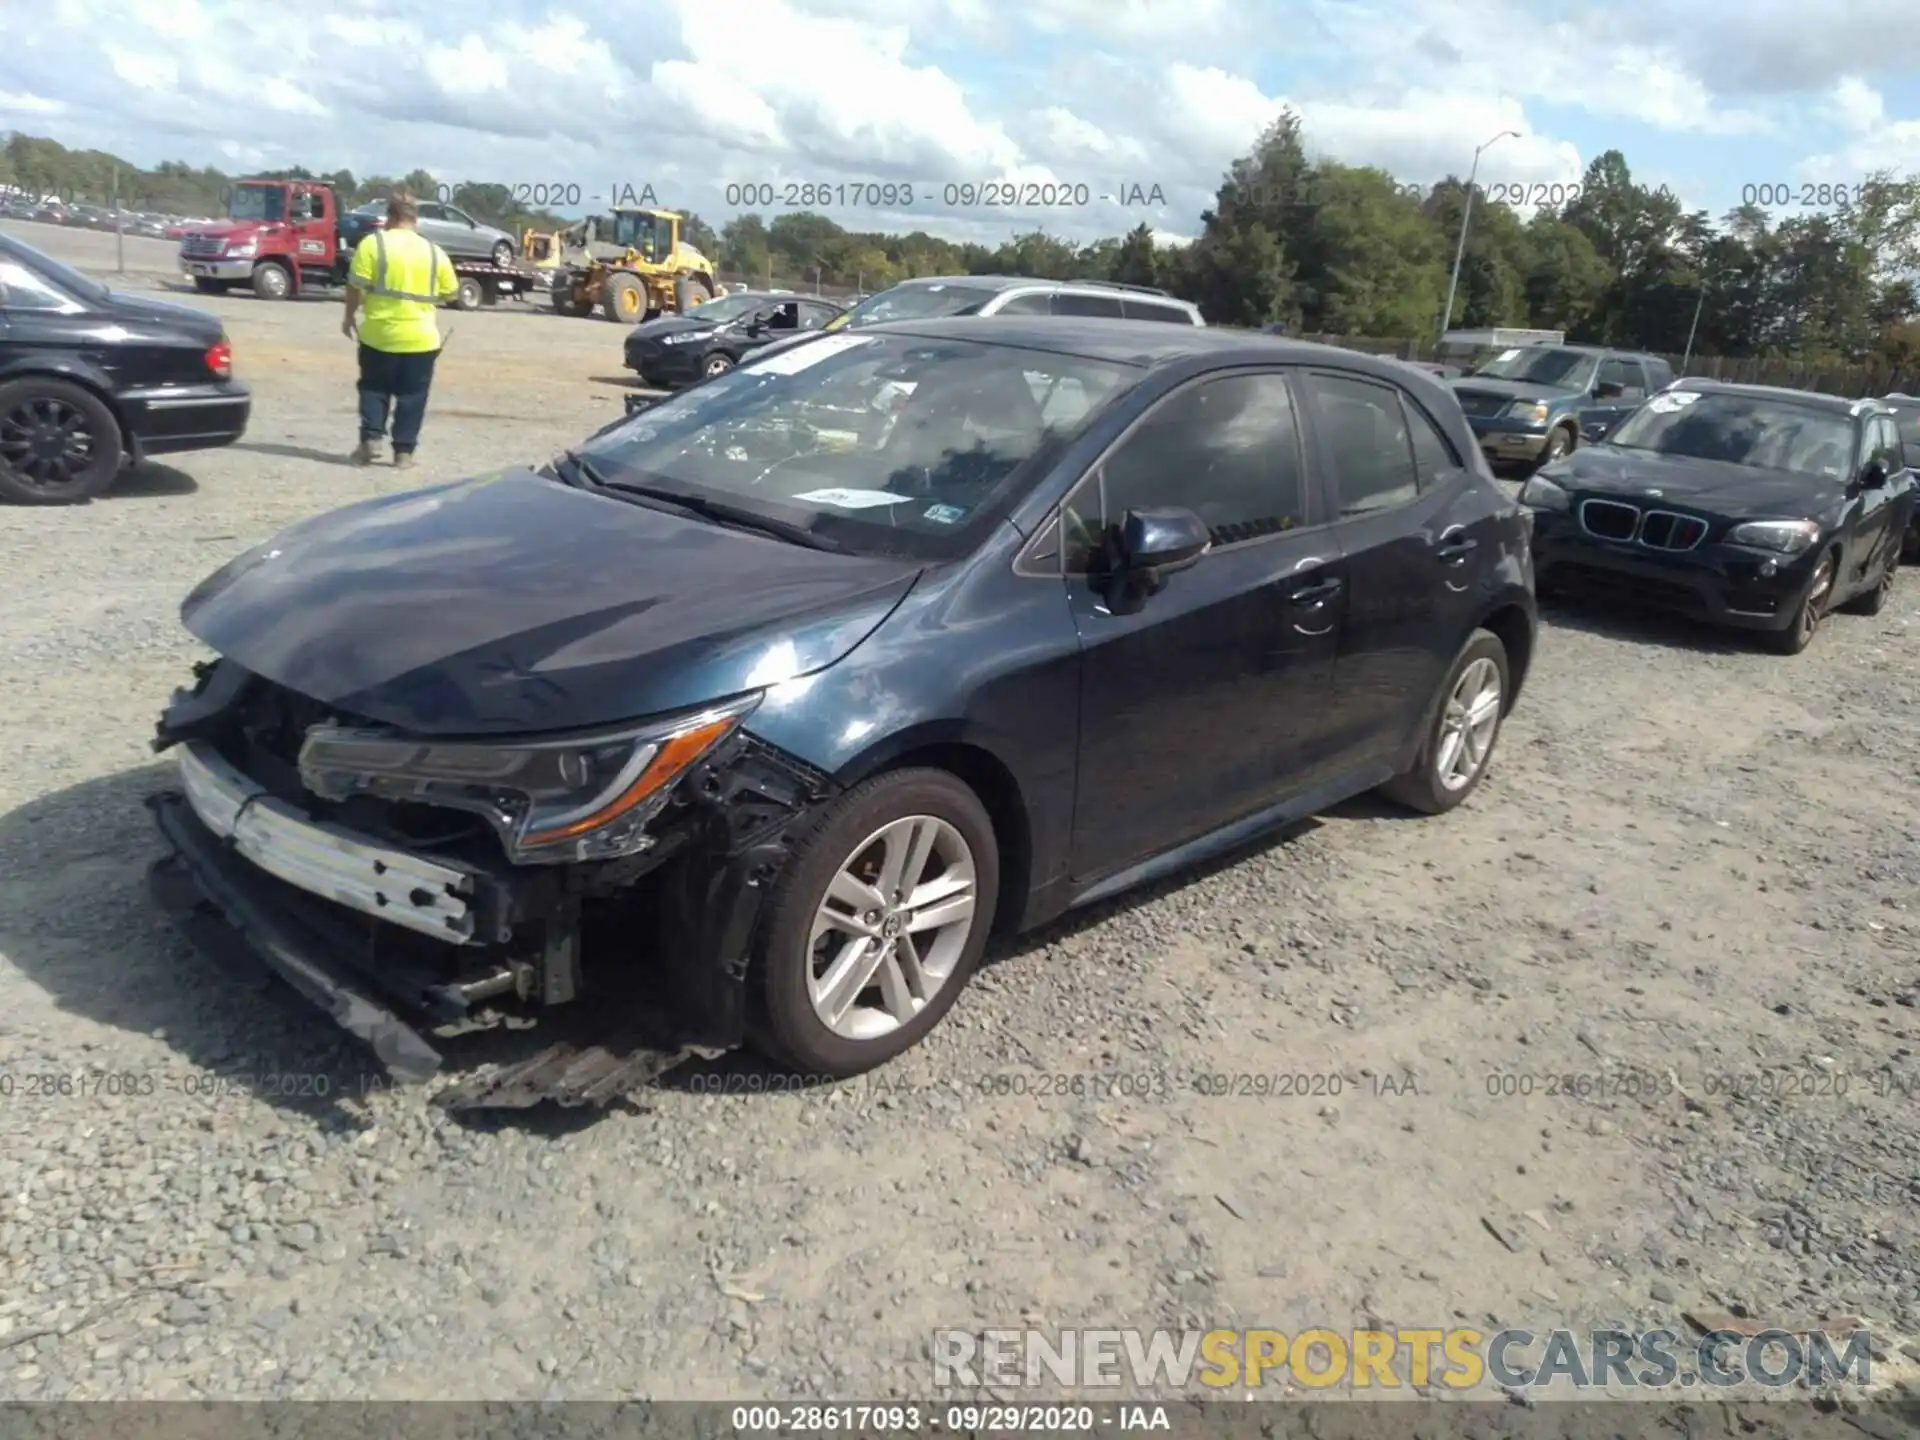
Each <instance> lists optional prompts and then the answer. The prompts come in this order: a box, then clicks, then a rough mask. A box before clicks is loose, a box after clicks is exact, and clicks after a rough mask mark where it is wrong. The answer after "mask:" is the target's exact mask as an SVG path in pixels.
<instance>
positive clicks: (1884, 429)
mask: <svg viewBox="0 0 1920 1440" xmlns="http://www.w3.org/2000/svg"><path fill="white" fill-rule="evenodd" d="M1863 430H1864V433H1863V435H1862V438H1861V446H1860V465H1859V470H1860V471H1865V470H1866V468H1867V467H1868V466H1869V465H1879V466H1880V467H1882V469H1883V470H1884V472H1885V474H1886V476H1887V479H1886V481H1885V483H1883V484H1880V485H1877V486H1873V487H1871V488H1869V487H1868V486H1866V485H1863V484H1861V483H1860V480H1859V478H1858V473H1859V472H1856V478H1855V479H1854V481H1853V483H1852V484H1851V485H1850V486H1849V487H1848V493H1849V495H1850V497H1851V499H1852V501H1853V504H1852V507H1851V508H1852V510H1853V523H1852V525H1851V527H1850V528H1851V530H1852V532H1853V533H1852V534H1851V535H1850V536H1849V537H1848V539H1847V541H1846V543H1845V544H1844V545H1843V546H1842V552H1841V553H1842V560H1841V575H1840V581H1839V585H1838V587H1837V588H1839V589H1840V590H1841V591H1842V592H1843V593H1844V594H1852V593H1854V592H1855V591H1858V590H1861V589H1864V588H1866V587H1868V586H1871V585H1873V584H1875V583H1876V582H1878V580H1879V578H1880V573H1881V568H1882V567H1883V566H1884V565H1886V564H1887V562H1888V559H1889V554H1888V552H1889V551H1890V550H1895V549H1896V547H1898V545H1899V544H1900V539H1901V537H1900V534H1899V533H1897V531H1898V530H1901V529H1904V528H1905V527H1904V526H1900V527H1896V526H1895V524H1894V521H1895V520H1896V519H1897V518H1898V517H1899V513H1900V512H1902V511H1904V509H1905V507H1904V506H1903V505H1901V504H1900V503H1899V502H1900V500H1901V497H1902V495H1903V494H1904V490H1905V487H1904V486H1903V485H1902V484H1901V471H1902V470H1904V469H1905V468H1906V459H1905V456H1904V454H1903V448H1902V445H1901V441H1900V431H1899V428H1898V427H1897V426H1896V425H1895V424H1894V420H1893V417H1892V416H1891V415H1869V416H1868V417H1867V418H1866V423H1865V425H1864V427H1863Z"/></svg>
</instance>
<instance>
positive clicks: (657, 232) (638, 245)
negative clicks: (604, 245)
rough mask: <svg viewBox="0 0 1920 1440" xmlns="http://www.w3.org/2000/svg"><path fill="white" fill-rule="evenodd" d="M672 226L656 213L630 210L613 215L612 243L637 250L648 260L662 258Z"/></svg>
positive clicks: (663, 257)
mask: <svg viewBox="0 0 1920 1440" xmlns="http://www.w3.org/2000/svg"><path fill="white" fill-rule="evenodd" d="M671 235H672V227H671V226H670V225H669V224H668V222H667V221H666V220H664V219H662V218H661V217H660V216H658V215H646V214H636V213H635V212H634V211H631V210H623V211H619V212H616V213H615V215H614V217H613V243H614V244H615V245H624V246H626V247H627V248H628V249H629V250H638V251H639V252H640V253H641V254H642V255H644V256H646V257H647V258H648V259H649V260H664V259H665V258H666V252H667V244H668V241H669V239H670V237H671Z"/></svg>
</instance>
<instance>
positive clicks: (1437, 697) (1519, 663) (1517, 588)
mask: <svg viewBox="0 0 1920 1440" xmlns="http://www.w3.org/2000/svg"><path fill="white" fill-rule="evenodd" d="M1503 610H1518V611H1519V612H1520V613H1521V614H1522V615H1523V616H1525V617H1526V629H1527V653H1526V654H1524V655H1521V656H1520V657H1518V658H1517V659H1516V657H1515V656H1514V654H1513V647H1512V642H1511V641H1510V640H1509V639H1508V638H1507V637H1506V636H1504V635H1502V636H1501V641H1502V643H1503V644H1505V645H1507V647H1508V649H1507V666H1508V672H1509V673H1508V681H1509V684H1508V686H1507V711H1506V713H1507V714H1509V715H1511V714H1512V713H1513V706H1514V702H1515V701H1517V700H1518V699H1519V698H1520V687H1521V686H1522V685H1523V684H1524V683H1525V682H1526V677H1527V672H1528V670H1529V669H1530V668H1531V663H1532V658H1533V656H1532V651H1533V646H1534V637H1535V636H1536V635H1537V633H1538V629H1539V617H1538V611H1537V608H1536V603H1535V601H1534V597H1533V592H1532V591H1531V590H1529V589H1528V588H1527V587H1526V586H1524V585H1521V584H1518V583H1513V582H1510V583H1508V584H1506V585H1503V586H1502V587H1501V588H1500V589H1498V590H1496V591H1495V592H1494V593H1493V594H1492V595H1490V596H1489V597H1487V599H1486V600H1485V602H1484V603H1482V604H1481V605H1480V606H1479V607H1477V608H1476V609H1475V611H1474V616H1473V624H1472V625H1471V626H1469V627H1468V629H1467V634H1466V635H1463V636H1461V637H1460V645H1462V646H1464V645H1465V644H1466V643H1467V636H1468V635H1471V634H1472V633H1473V632H1474V631H1475V630H1488V629H1492V630H1494V633H1495V634H1499V633H1500V629H1496V628H1495V627H1492V626H1489V625H1488V624H1487V621H1488V620H1489V619H1491V618H1492V617H1493V616H1495V615H1498V614H1499V613H1500V612H1501V611H1503ZM1500 628H1504V627H1500ZM1458 648H1459V647H1455V653H1456V654H1457V653H1458ZM1452 670H1453V665H1452V662H1451V661H1449V662H1448V665H1447V670H1446V672H1445V673H1443V674H1442V675H1441V677H1440V683H1439V684H1438V685H1437V686H1435V687H1434V692H1433V694H1432V695H1431V696H1429V697H1428V699H1427V703H1426V704H1425V705H1423V706H1421V707H1420V719H1419V723H1418V724H1417V725H1415V726H1414V728H1413V730H1412V732H1411V733H1410V734H1409V735H1408V736H1407V738H1406V739H1405V740H1403V741H1402V742H1401V744H1400V748H1399V749H1398V750H1397V751H1396V752H1395V758H1394V772H1395V773H1396V774H1399V773H1401V772H1404V771H1406V770H1408V769H1410V768H1412V766H1413V763H1414V762H1415V761H1416V760H1417V759H1419V757H1420V747H1421V746H1422V745H1423V744H1425V743H1426V738H1427V735H1428V734H1429V733H1430V732H1431V731H1432V729H1433V722H1434V718H1435V717H1436V716H1437V715H1439V713H1440V707H1441V705H1443V704H1445V703H1446V695H1447V681H1448V680H1449V679H1450V678H1451V676H1452Z"/></svg>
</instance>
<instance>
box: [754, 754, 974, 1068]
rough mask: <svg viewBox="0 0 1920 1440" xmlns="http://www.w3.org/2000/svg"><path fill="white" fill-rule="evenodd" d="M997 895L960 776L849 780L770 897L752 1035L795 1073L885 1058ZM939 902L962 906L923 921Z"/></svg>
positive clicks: (936, 1008)
mask: <svg viewBox="0 0 1920 1440" xmlns="http://www.w3.org/2000/svg"><path fill="white" fill-rule="evenodd" d="M936 864H937V865H939V866H940V867H941V868H940V869H939V870H934V868H933V867H934V866H935V865H936ZM909 867H912V868H914V869H915V870H916V871H917V873H914V874H907V873H905V871H906V869H907V868H909ZM890 882H891V883H890ZM916 889H918V890H919V891H921V892H922V894H923V896H924V897H925V898H923V899H922V901H921V902H920V904H919V905H918V907H917V908H916V907H915V906H913V905H912V904H911V903H910V902H911V900H912V896H913V894H914V892H915V890H916ZM881 891H884V892H885V893H884V894H882V893H880V892H881ZM856 897H858V898H856ZM967 897H970V898H971V907H970V908H967V907H965V906H964V904H963V903H962V902H963V900H964V899H966V898H967ZM999 898H1000V849H999V845H998V843H997V841H996V839H995V837H994V833H993V822H992V821H991V820H990V819H989V818H988V816H987V812H986V807H985V806H983V805H982V804H981V803H980V799H979V797H978V796H977V795H975V794H974V792H973V791H972V790H971V789H970V788H968V787H967V786H966V785H965V784H963V783H962V782H961V781H960V780H959V779H958V778H956V777H955V776H953V775H951V774H949V773H948V772H947V771H945V770H935V769H931V768H923V769H912V770H895V771H891V772H889V773H887V774H884V775H879V776H876V777H875V778H873V779H871V780H868V781H866V782H865V783H864V784H861V785H858V786H856V787H854V789H852V790H850V791H849V792H847V793H846V794H845V795H843V796H841V797H840V798H839V799H838V800H837V801H835V802H834V803H833V804H831V805H830V806H828V807H827V808H826V810H825V811H824V813H822V815H821V816H820V817H819V819H818V820H817V821H816V822H815V823H814V825H813V826H812V828H811V829H810V830H808V831H807V832H806V833H804V834H803V835H802V836H801V837H800V839H799V840H798V841H797V843H796V844H795V846H794V849H793V854H792V858H791V859H790V860H789V861H788V863H787V867H786V872H785V874H784V876H783V877H782V878H781V880H780V882H779V885H778V887H777V888H776V889H775V891H774V893H773V896H772V898H771V900H770V903H769V909H768V912H767V917H766V921H765V923H764V926H763V928H762V930H761V935H760V941H759V944H758V945H757V946H756V949H755V953H754V960H753V966H754V977H755V981H756V983H755V986H754V1021H753V1038H754V1042H755V1044H756V1046H757V1047H758V1048H759V1049H761V1050H763V1051H765V1052H766V1053H767V1054H768V1055H769V1056H770V1057H771V1058H773V1059H775V1060H777V1061H778V1062H780V1063H781V1064H784V1065H787V1066H789V1067H791V1068H792V1069H793V1070H794V1071H796V1072H798V1073H800V1074H804V1075H821V1076H831V1077H834V1078H836V1079H844V1078H845V1077H847V1076H850V1075H858V1074H860V1073H861V1072H863V1071H866V1070H871V1069H872V1068H873V1067H874V1066H876V1065H881V1064H884V1063H885V1062H887V1061H888V1060H891V1059H892V1058H893V1057H894V1056H896V1055H898V1054H900V1053H901V1052H902V1051H904V1050H906V1049H908V1048H910V1047H911V1046H913V1045H915V1044H917V1043H918V1042H919V1041H920V1040H921V1038H922V1037H924V1036H925V1035H926V1033H927V1032H928V1031H929V1030H931V1029H933V1027H934V1026H935V1025H937V1024H939V1023H940V1020H941V1019H942V1017H944V1016H945V1015H946V1013H947V1011H948V1010H949V1009H951V1008H952V1006H953V1003H954V1001H955V999H957V998H958V996H959V994H960V991H961V990H962V989H963V988H964V987H965V985H966V983H967V978H968V976H970V975H971V974H972V973H973V970H974V967H975V966H977V965H978V964H979V962H980V956H981V953H982V952H983V951H984V950H985V949H986V944H987V937H988V934H989V933H990V931H991V930H992V928H993V917H994V911H995V907H996V906H997V904H998V903H999ZM830 899H831V900H832V901H833V902H834V903H833V905H832V906H831V907H830V906H829V905H828V901H829V900H830ZM863 905H866V906H871V907H875V908H869V909H866V910H864V911H863V910H861V909H860V908H859V907H860V906H863ZM936 910H939V911H941V912H959V911H962V910H964V914H958V913H956V914H953V916H952V918H949V919H947V920H945V921H942V922H940V923H938V924H930V923H928V921H929V919H930V918H931V917H932V916H933V915H934V914H935V912H936ZM823 915H824V916H827V917H830V918H829V919H828V920H826V921H823V920H822V916H823ZM871 916H882V917H883V918H881V919H879V920H877V921H870V919H869V917H871ZM915 923H918V925H919V928H917V929H912V928H904V927H908V926H912V925H914V924H915ZM842 927H845V928H842ZM862 937H865V938H864V939H863V938H862ZM889 937H891V938H889ZM862 945H866V946H867V947H868V948H866V949H864V950H863V949H861V946H862ZM823 947H824V948H823ZM876 951H877V952H878V954H879V958H878V959H877V961H876V959H875V952H876ZM863 961H864V962H866V963H865V964H864V967H863V964H862V962H863ZM842 966H844V967H847V968H846V969H845V970H844V971H843V972H842V973H843V974H844V975H845V976H846V978H845V979H844V980H843V981H842V982H841V983H840V984H838V985H835V984H833V983H831V982H832V980H833V977H834V976H835V972H836V969H839V968H840V967H842ZM863 977H864V978H863ZM816 995H817V996H818V998H816ZM842 1001H844V1002H845V1003H844V1005H842V1004H841V1002H842ZM836 1013H837V1014H838V1015H839V1017H840V1018H839V1019H838V1020H837V1021H834V1022H830V1021H829V1019H828V1018H827V1017H828V1016H829V1015H832V1014H836ZM849 1032H852V1033H849Z"/></svg>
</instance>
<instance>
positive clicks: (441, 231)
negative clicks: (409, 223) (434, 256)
mask: <svg viewBox="0 0 1920 1440" xmlns="http://www.w3.org/2000/svg"><path fill="white" fill-rule="evenodd" d="M419 230H420V233H421V234H422V235H424V236H426V238H427V239H429V240H431V241H432V242H433V243H434V244H436V245H438V246H439V247H440V248H441V249H442V250H444V251H446V252H447V254H448V255H449V256H455V255H458V256H461V257H463V258H465V257H468V256H471V255H472V253H473V236H472V233H471V232H470V231H467V229H466V227H465V226H464V225H462V226H455V225H453V224H451V223H449V222H448V220H447V207H446V206H444V205H438V204H435V203H433V202H432V201H424V202H422V204H421V206H420V225H419Z"/></svg>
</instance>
